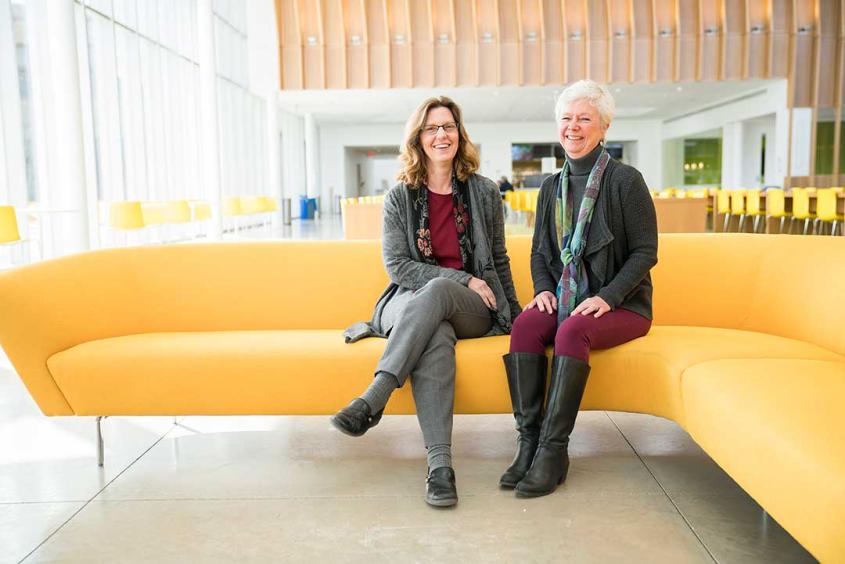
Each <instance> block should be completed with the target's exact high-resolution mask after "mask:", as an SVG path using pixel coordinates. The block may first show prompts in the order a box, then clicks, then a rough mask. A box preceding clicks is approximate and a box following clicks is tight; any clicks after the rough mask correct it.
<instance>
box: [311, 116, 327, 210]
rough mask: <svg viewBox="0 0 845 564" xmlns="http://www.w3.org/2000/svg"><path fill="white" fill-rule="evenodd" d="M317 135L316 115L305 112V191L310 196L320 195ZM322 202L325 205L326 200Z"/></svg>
mask: <svg viewBox="0 0 845 564" xmlns="http://www.w3.org/2000/svg"><path fill="white" fill-rule="evenodd" d="M317 135H318V134H317V122H316V121H314V116H313V115H312V114H305V192H306V194H308V197H309V198H315V197H317V196H319V195H320V184H319V178H320V171H319V170H318V167H319V162H320V160H319V154H320V147H319V143H318V137H317ZM320 203H321V204H322V205H325V202H322V201H321V202H320ZM329 207H330V206H329ZM321 211H322V210H321Z"/></svg>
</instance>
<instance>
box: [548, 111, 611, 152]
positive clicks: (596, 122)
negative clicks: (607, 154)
mask: <svg viewBox="0 0 845 564" xmlns="http://www.w3.org/2000/svg"><path fill="white" fill-rule="evenodd" d="M608 127H610V124H609V123H607V124H604V123H602V121H601V117H600V116H599V111H598V110H597V109H596V107H595V106H593V105H592V104H591V103H590V101H589V100H588V99H586V98H580V99H578V100H575V101H573V102H571V103H570V104H569V105H567V106H566V107H564V108H563V112H562V113H561V116H560V121H558V140H559V141H560V144H561V146H562V147H563V150H564V151H566V154H567V155H569V156H570V157H571V158H573V159H579V158H581V157H584V156H586V155H588V154H589V153H590V151H592V150H593V149H595V148H596V145H598V144H599V142H600V141H601V140H602V139H604V135H605V133H606V132H607V128H608Z"/></svg>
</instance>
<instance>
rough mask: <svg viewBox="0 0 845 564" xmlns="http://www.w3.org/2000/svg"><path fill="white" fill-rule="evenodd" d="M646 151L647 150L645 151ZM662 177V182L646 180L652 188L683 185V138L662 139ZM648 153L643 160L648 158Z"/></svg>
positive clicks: (658, 188) (659, 188)
mask: <svg viewBox="0 0 845 564" xmlns="http://www.w3.org/2000/svg"><path fill="white" fill-rule="evenodd" d="M645 152H646V153H648V152H649V151H645ZM661 152H662V154H663V178H662V182H660V181H658V182H656V183H650V182H648V181H646V183H647V184H648V187H649V188H651V189H652V190H662V189H663V188H668V187H670V186H671V187H673V188H681V187H683V185H684V140H683V139H666V140H664V141H663V147H662V151H661ZM648 158H649V157H648V155H645V156H644V159H643V160H646V159H648Z"/></svg>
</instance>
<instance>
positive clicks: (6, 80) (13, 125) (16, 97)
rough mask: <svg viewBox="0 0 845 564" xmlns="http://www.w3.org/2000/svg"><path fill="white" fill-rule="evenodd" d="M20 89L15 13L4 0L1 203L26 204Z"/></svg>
mask: <svg viewBox="0 0 845 564" xmlns="http://www.w3.org/2000/svg"><path fill="white" fill-rule="evenodd" d="M20 96H21V95H20V86H19V85H18V68H17V61H16V57H15V37H14V34H13V33H12V10H11V8H10V6H9V2H8V0H0V184H2V186H0V200H3V201H6V202H8V203H10V204H12V205H14V206H22V205H24V204H26V201H27V197H26V165H25V162H26V161H25V158H24V148H23V122H22V119H21V98H20Z"/></svg>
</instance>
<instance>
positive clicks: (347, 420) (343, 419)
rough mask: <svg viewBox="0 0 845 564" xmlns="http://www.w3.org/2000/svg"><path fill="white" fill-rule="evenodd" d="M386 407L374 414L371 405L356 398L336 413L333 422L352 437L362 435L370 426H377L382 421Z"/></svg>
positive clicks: (342, 431)
mask: <svg viewBox="0 0 845 564" xmlns="http://www.w3.org/2000/svg"><path fill="white" fill-rule="evenodd" d="M382 414H384V409H382V410H381V411H379V412H378V413H375V414H373V413H372V410H371V409H370V405H369V404H368V403H367V402H365V401H364V400H362V399H361V398H355V399H354V400H352V401H351V402H349V405H347V406H346V407H344V408H343V409H341V410H340V411H338V412H337V413H335V414H334V415H333V416H332V418H331V422H332V425H334V426H335V428H336V429H337V430H338V431H340V432H341V433H343V434H345V435H349V436H350V437H360V436H361V435H363V434H364V433H366V432H367V430H368V429H370V427H375V426H376V425H378V422H379V421H381V416H382Z"/></svg>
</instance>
